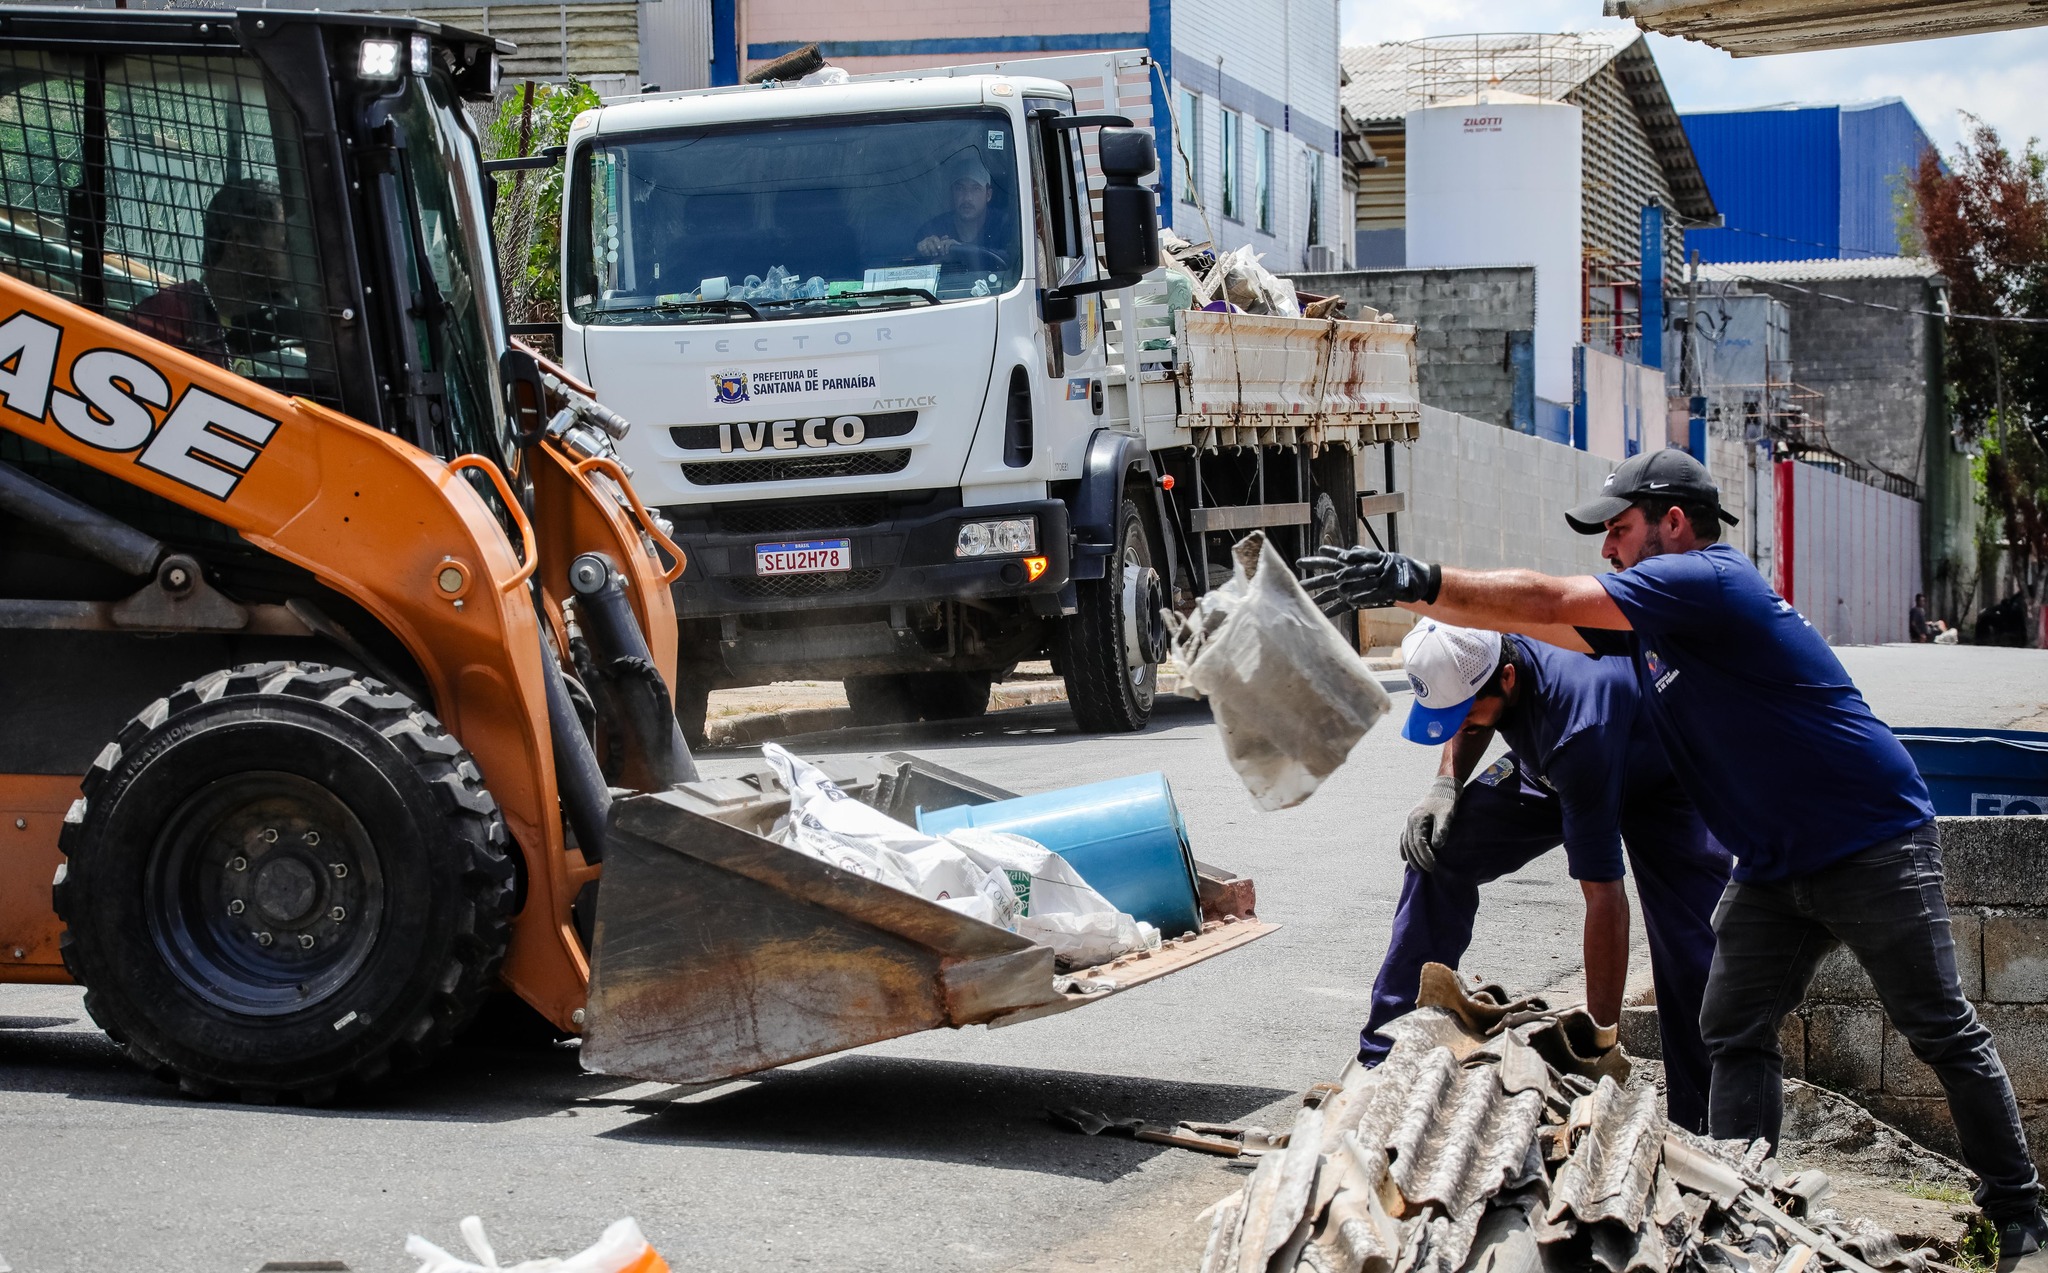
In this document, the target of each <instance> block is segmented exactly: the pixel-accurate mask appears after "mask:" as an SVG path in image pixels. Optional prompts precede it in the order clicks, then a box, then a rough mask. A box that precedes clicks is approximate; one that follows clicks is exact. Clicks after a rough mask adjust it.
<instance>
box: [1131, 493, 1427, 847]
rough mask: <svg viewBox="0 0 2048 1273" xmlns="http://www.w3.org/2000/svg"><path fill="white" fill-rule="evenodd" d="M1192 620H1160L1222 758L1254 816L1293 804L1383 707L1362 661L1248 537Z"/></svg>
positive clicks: (1279, 564)
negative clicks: (1211, 719)
mask: <svg viewBox="0 0 2048 1273" xmlns="http://www.w3.org/2000/svg"><path fill="white" fill-rule="evenodd" d="M1232 552H1233V553H1234V555H1235V556H1236V558H1237V568H1236V570H1235V571H1234V572H1233V573H1232V574H1231V577H1230V578H1229V580H1227V581H1226V582H1224V583H1223V584H1222V585H1220V586H1219V587H1216V588H1214V589H1211V590H1210V591H1209V592H1207V593H1205V594H1203V596H1202V599H1201V601H1200V602H1199V603H1198V604H1197V606H1196V609H1195V614H1194V617H1193V618H1192V619H1187V620H1183V619H1181V618H1180V617H1179V616H1178V615H1174V614H1168V615H1167V616H1166V619H1167V625H1168V627H1169V628H1170V629H1171V630H1172V634H1173V657H1174V658H1175V659H1177V660H1179V661H1180V665H1181V668H1182V671H1183V674H1184V675H1185V677H1186V684H1187V685H1189V686H1192V687H1193V688H1194V689H1195V690H1197V691H1199V692H1200V693H1202V694H1204V695H1207V696H1208V698H1209V699H1210V701H1211V703H1212V704H1213V705H1214V710H1215V713H1216V723H1217V724H1218V725H1219V726H1221V727H1222V731H1223V750H1224V752H1225V754H1226V755H1228V756H1229V757H1230V766H1231V768H1233V769H1235V770H1237V775H1238V777H1239V778H1241V779H1243V780H1244V785H1245V789H1246V790H1247V791H1249V792H1251V794H1252V803H1253V804H1255V805H1257V806H1258V807H1259V808H1261V809H1265V810H1272V809H1286V808H1291V807H1292V806H1294V805H1297V804H1300V803H1301V802H1302V801H1304V800H1306V799H1308V798H1309V796H1310V795H1311V794H1313V793H1314V792H1315V789H1316V788H1317V787H1319V786H1321V785H1322V781H1323V779H1325V778H1327V777H1329V776H1330V775H1331V774H1333V773H1335V772H1336V771H1337V767H1338V766H1339V765H1341V764H1343V763H1344V760H1345V758H1346V757H1347V756H1349V755H1350V754H1351V749H1352V747H1353V746H1355V745H1356V744H1357V742H1358V740H1359V739H1361V738H1363V737H1365V731H1367V730H1368V729H1371V728H1372V727H1373V725H1374V723H1375V722H1377V721H1378V720H1379V718H1380V717H1382V716H1384V715H1386V714H1387V712H1388V710H1389V709H1390V708H1391V707H1392V706H1393V702H1392V700H1390V699H1389V698H1388V697H1387V692H1386V691H1385V690H1383V689H1381V688H1380V683H1379V681H1378V680H1377V679H1375V678H1374V676H1373V675H1372V673H1371V672H1370V671H1369V670H1367V668H1366V666H1365V660H1363V659H1361V658H1359V657H1358V651H1356V650H1354V649H1352V648H1351V644H1350V642H1348V641H1346V640H1345V639H1344V637H1343V635H1342V634H1341V633H1339V632H1338V631H1337V629H1336V627H1335V626H1334V625H1333V624H1331V622H1330V621H1329V620H1328V619H1326V618H1324V617H1323V614H1322V612H1321V611H1320V610H1318V609H1316V604H1315V602H1313V601H1311V600H1309V596H1308V593H1306V592H1304V591H1303V590H1302V587H1301V584H1300V582H1299V581H1298V580H1296V579H1295V577H1294V572H1293V571H1292V570H1290V569H1288V566H1287V563H1286V562H1284V561H1282V560H1281V559H1280V554H1279V553H1277V552H1275V551H1274V550H1273V546H1272V545H1271V544H1270V543H1268V542H1266V537H1265V535H1264V534H1263V533H1261V532H1259V531H1253V532H1252V533H1251V534H1249V535H1247V536H1245V537H1244V538H1243V539H1241V540H1239V541H1238V542H1237V545H1236V547H1235V548H1233V549H1232Z"/></svg>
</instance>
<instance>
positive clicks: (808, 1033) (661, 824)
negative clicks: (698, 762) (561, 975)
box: [582, 756, 1273, 1084]
mask: <svg viewBox="0 0 2048 1273" xmlns="http://www.w3.org/2000/svg"><path fill="white" fill-rule="evenodd" d="M826 767H827V769H828V771H833V770H835V769H836V770H839V772H834V773H833V777H834V778H835V780H837V781H839V782H840V785H841V786H842V787H843V788H844V789H846V790H847V791H849V792H850V793H852V794H854V795H856V797H858V798H864V799H867V800H868V802H869V803H872V804H876V805H877V806H878V807H882V808H884V809H885V811H889V812H900V810H901V809H902V807H903V805H904V804H905V803H907V802H911V801H915V802H916V803H919V804H924V805H926V806H927V807H931V806H933V805H934V804H935V803H937V802H939V801H945V802H948V803H954V804H958V803H967V802H979V801H982V800H988V799H998V798H1002V797H1003V796H1006V795H1008V794H1009V793H1007V792H1002V791H998V790H996V789H994V788H989V787H984V786H981V785H979V784H974V783H972V782H970V781H969V780H966V779H964V778H960V777H959V776H958V775H952V774H949V773H947V772H946V771H944V770H941V769H938V768H937V767H935V766H929V765H924V764H922V763H920V762H915V761H911V760H910V759H909V758H906V757H900V756H898V757H887V758H883V757H876V758H873V759H872V760H868V761H840V762H835V763H831V764H828V765H827V766H826ZM787 808H788V798H787V796H786V795H785V794H784V793H783V792H782V791H781V789H780V787H779V786H778V785H776V783H775V782H774V780H773V778H772V777H771V776H770V775H769V774H768V773H767V771H766V770H762V771H760V772H759V773H756V774H752V775H748V776H747V777H745V778H738V779H735V778H726V779H714V780H710V781H706V782H697V783H690V784H686V785H684V786H681V787H678V788H676V789H674V790H672V791H667V792H661V793H658V794H651V795H641V796H634V797H630V798H627V799H623V800H620V801H617V802H616V803H615V804H614V805H613V810H612V829H611V834H610V836H609V839H608V842H607V851H606V858H605V863H604V880H603V884H602V886H601V887H600V888H599V890H598V900H597V919H596V929H595V935H594V940H593V942H592V961H591V977H590V995H589V1001H588V1004H587V1006H586V1010H585V1018H584V1041H583V1049H582V1061H583V1064H584V1066H585V1067H586V1068H588V1069H591V1070H594V1071H596V1072H599V1073H604V1074H617V1075H626V1076H631V1077H634V1078H642V1079H652V1080H659V1081H662V1082H668V1083H679V1084H694V1083H708V1082H714V1081H717V1080H721V1079H727V1078H732V1077H735V1076H737V1075H741V1074H749V1073H752V1072H754V1071H757V1070H762V1069H767V1068H770V1067H772V1066H777V1065H785V1064H788V1063H789V1062H792V1061H799V1060H803V1059H805V1058H807V1057H813V1056H822V1055H825V1054H827V1053H831V1052H837V1051H841V1050H843V1049H846V1048H851V1047H858V1046H861V1045H862V1044H867V1043H877V1042H880V1041H881V1040H883V1039H891V1038H896V1037H898V1036H901V1035H905V1034H914V1033H916V1032H918V1031H920V1030H930V1029H936V1028H938V1027H940V1026H967V1025H980V1024H987V1025H1003V1024H1008V1023H1010V1022H1013V1021H1019V1020H1026V1019H1029V1018H1032V1017H1037V1016H1043V1015H1046V1014H1049V1013H1053V1012H1060V1011H1064V1010H1066V1009H1068V1008H1072V1007H1077V1006H1079V1005H1080V1004H1082V1003H1086V1002H1090V1001H1092V1000H1095V999H1100V998H1106V997H1109V996H1110V995H1112V994H1114V993H1117V992H1120V991H1122V990H1126V989H1130V988H1132V987H1134V986H1137V985H1140V984H1143V983H1144V982H1147V981H1151V980H1155V979H1156V978H1158V977H1160V976H1163V975H1165V974H1167V973H1169V972H1173V971H1177V970H1178V969H1180V968H1182V967H1186V966H1188V965H1189V964H1193V963H1197V962H1200V961H1201V960H1203V959H1207V958H1209V957H1210V956H1212V955H1215V954H1220V953H1222V952H1223V951H1225V950H1229V949H1233V948H1235V947H1237V946H1241V945H1244V944H1245V943H1247V942H1250V941H1253V940H1255V939H1257V938H1258V937H1262V936H1264V935H1265V934H1266V933H1268V932H1271V931H1273V926H1272V925H1269V924H1263V923H1260V922H1259V921H1258V920H1257V919H1256V918H1255V917H1253V916H1251V915H1250V914H1249V912H1250V909H1251V899H1250V882H1249V881H1244V880H1232V881H1230V883H1229V884H1227V885H1223V886H1220V887H1218V886H1217V880H1216V879H1214V878H1205V879H1204V880H1203V892H1204V894H1205V896H1209V897H1216V898H1227V899H1228V903H1227V904H1229V905H1232V906H1235V907H1237V908H1238V909H1239V910H1241V911H1243V912H1245V913H1244V914H1233V915H1229V916H1224V915H1220V914H1219V915H1217V916H1216V917H1215V918H1214V919H1213V920H1208V921H1206V922H1205V923H1204V924H1203V927H1202V930H1201V931H1200V932H1198V933H1192V934H1188V935H1186V936H1183V937H1180V938H1177V939H1175V940H1173V941H1171V942H1169V943H1167V944H1166V945H1165V946H1164V947H1162V948H1161V949H1160V950H1157V951H1151V952H1145V953H1144V954H1142V955H1134V956H1128V957H1126V958H1125V959H1122V960H1118V961H1116V962H1115V963H1114V964H1109V965H1104V966H1102V967H1099V968H1095V969H1090V970H1087V971H1086V972H1084V973H1081V974H1078V975H1076V976H1072V977H1060V976H1057V975H1056V973H1055V970H1054V968H1053V953H1052V951H1051V950H1050V949H1049V948H1047V947H1044V946H1039V945H1035V944H1033V943H1032V942H1030V941H1028V940H1026V939H1024V938H1022V937H1019V936H1018V935H1016V934H1015V933H1011V932H1008V931H1006V930H1004V929H1001V928H997V927H995V926H993V925H990V924H984V923H982V922H981V921H980V920H976V919H971V918H969V917H967V916H965V915H961V914H958V913H957V912H954V911H951V910H948V909H947V908H945V907H943V906H940V905H938V904H937V903H934V902H928V901H926V900H925V899H923V898H921V897H917V896H914V895H912V894H909V893H905V892H902V891H900V890H898V889H894V888H891V887H889V886H888V885H885V884H879V883H876V882H875V881H873V880H869V879H866V878H864V877H862V876H859V875H855V874H853V873H852V872H849V871H845V870H842V869H840V868H839V867H836V866H832V865H830V864H828V863H825V862H821V861H818V860H817V859H815V858H812V857H810V856H808V855H807V854H804V853H800V852H798V851H796V850H794V849H789V848H785V847H783V846H782V845H780V844H777V843H775V842H774V841H772V840H770V839H768V838H767V837H766V835H765V834H764V833H765V832H766V831H767V830H768V829H769V827H770V826H772V825H773V823H774V821H775V819H776V818H777V817H779V816H780V815H781V814H782V813H783V812H786V810H787Z"/></svg>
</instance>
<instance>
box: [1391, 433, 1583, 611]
mask: <svg viewBox="0 0 2048 1273" xmlns="http://www.w3.org/2000/svg"><path fill="white" fill-rule="evenodd" d="M1377 463H1378V461H1377V460H1369V461H1368V468H1369V469H1371V466H1373V465H1376V464H1377ZM1373 471H1376V470H1373ZM1613 471H1614V464H1613V462H1612V461H1610V460H1607V459H1604V458H1602V457H1600V456H1597V455H1592V454H1589V453H1588V452H1585V451H1579V450H1575V449H1573V448H1572V447H1568V446H1564V445H1562V444H1560V443H1557V442H1549V441H1545V440H1544V439H1542V438H1538V437H1532V436H1530V435H1528V434H1523V433H1516V432H1515V431H1514V430H1512V429H1503V428H1501V427H1500V426H1499V425H1497V424H1489V423H1487V422H1486V421H1484V420H1475V419H1473V418H1472V417H1470V416H1462V415H1455V414H1453V413H1451V412H1449V411H1442V410H1439V409H1437V408H1436V407H1424V408H1423V409H1422V431H1421V436H1420V437H1419V438H1418V439H1417V440H1416V442H1415V443H1414V444H1413V445H1411V446H1403V447H1398V448H1396V453H1395V469H1394V472H1395V481H1396V483H1397V484H1398V487H1399V489H1401V490H1404V491H1406V492H1407V493H1408V511H1407V512H1406V513H1404V514H1402V515H1401V522H1400V526H1401V551H1402V552H1406V553H1414V554H1416V555H1417V556H1419V557H1421V558H1422V559H1423V560H1425V561H1434V562H1440V563H1442V564H1444V565H1448V566H1467V567H1471V568H1473V569H1477V570H1486V569H1494V568H1500V567H1509V566H1519V567H1525V568H1527V569H1530V570H1541V571H1543V572H1544V573H1546V574H1553V575H1585V574H1599V573H1602V572H1604V571H1605V570H1606V569H1607V567H1606V564H1605V563H1604V562H1602V561H1601V560H1600V537H1599V536H1598V535H1581V534H1578V533H1577V532H1575V531H1574V530H1572V528H1571V527H1570V526H1569V525H1568V524H1567V523H1566V522H1565V520H1564V514H1565V510H1566V509H1568V508H1571V507H1572V506H1573V505H1575V504H1581V503H1584V502H1585V501H1586V500H1589V499H1591V498H1593V497H1594V496H1595V495H1598V494H1599V493H1600V484H1601V483H1602V482H1604V481H1606V480H1607V475H1608V474H1609V473H1611V472H1613Z"/></svg>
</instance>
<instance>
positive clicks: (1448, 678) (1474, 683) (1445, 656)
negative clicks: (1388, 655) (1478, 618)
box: [1401, 619, 1500, 743]
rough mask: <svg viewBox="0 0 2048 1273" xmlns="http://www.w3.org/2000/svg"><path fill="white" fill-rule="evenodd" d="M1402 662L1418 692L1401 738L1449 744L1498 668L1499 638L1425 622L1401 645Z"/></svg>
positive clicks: (1484, 630) (1434, 622)
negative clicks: (1475, 697) (1473, 701)
mask: <svg viewBox="0 0 2048 1273" xmlns="http://www.w3.org/2000/svg"><path fill="white" fill-rule="evenodd" d="M1401 658H1402V661H1403V662H1404V663H1405V664H1406V665H1407V670H1408V684H1409V687H1410V688H1412V689H1413V690H1414V691H1415V705H1414V706H1413V707H1410V708H1409V709H1408V723H1407V724H1405V725H1403V726H1402V727H1401V737H1403V738H1405V739H1407V740H1408V741H1409V742H1411V743H1441V742H1446V741H1448V740H1449V739H1450V737H1451V735H1453V734H1455V733H1457V732H1458V727H1459V726H1460V725H1462V724H1464V723H1465V717H1466V715H1467V714H1469V713H1470V712H1471V710H1472V698H1473V696H1474V695H1476V694H1478V693H1479V688H1480V687H1481V686H1482V685H1485V684H1486V683H1487V681H1489V680H1491V679H1492V678H1493V672H1494V669H1495V668H1497V667H1499V666H1500V633H1498V632H1489V631H1487V630H1486V629H1484V628H1458V627H1452V626H1451V625H1450V624H1448V623H1438V622H1437V621H1436V620H1435V619H1424V620H1422V621H1421V622H1419V623H1417V624H1416V625H1415V626H1414V627H1413V628H1412V629H1410V630H1409V632H1408V636H1407V638H1406V639H1405V640H1403V641H1402V642H1401Z"/></svg>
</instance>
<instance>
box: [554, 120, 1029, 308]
mask: <svg viewBox="0 0 2048 1273" xmlns="http://www.w3.org/2000/svg"><path fill="white" fill-rule="evenodd" d="M1016 153H1017V148H1016V143H1015V139H1014V137H1013V135H1012V130H1011V127H1010V121H1009V117H1008V116H1006V115H1004V114H1003V113H1002V112H1000V111H995V110H981V109H974V110H957V111H947V112H921V113H915V114H902V115H886V116H882V117H879V118H876V117H868V118H863V119H860V120H857V121H856V120H847V119H844V118H840V119H822V120H788V121H785V120H778V121H775V122H773V123H749V124H744V125H727V126H720V127H716V128H700V129H688V130H680V131H668V132H660V133H644V134H639V135H635V136H631V137H627V138H621V139H618V140H611V139H606V140H602V141H600V142H598V143H597V144H595V145H592V146H589V147H587V148H585V149H584V150H583V151H582V152H581V153H580V155H579V157H578V160H577V164H576V174H575V182H576V184H575V187H574V193H573V195H572V203H571V216H572V220H571V225H570V239H569V253H570V260H569V271H570V278H571V280H572V284H571V286H570V288H569V289H568V291H569V296H570V305H569V310H570V315H571V317H573V318H574V319H575V320H576V321H577V322H579V323H636V324H637V323H714V322H748V321H753V320H754V319H755V318H777V319H780V318H791V317H808V316H814V315H825V314H833V313H844V312H845V311H846V310H847V309H849V308H873V307H894V306H907V305H931V304H941V303H946V302H951V301H955V300H962V299H966V298H969V297H976V296H991V295H996V294H999V293H1002V292H1007V291H1009V290H1010V289H1011V288H1012V287H1015V286H1016V285H1017V283H1018V280H1019V278H1020V276H1021V266H1022V259H1023V252H1022V250H1021V237H1020V233H1019V229H1018V221H1019V218H1018V209H1019V207H1020V206H1021V205H1020V201H1019V196H1018V191H1017V165H1016V161H1015V157H1016Z"/></svg>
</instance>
